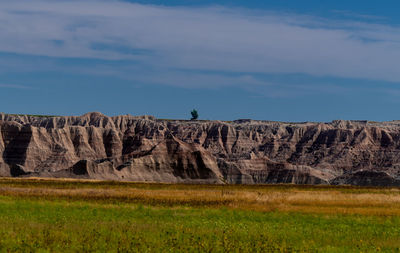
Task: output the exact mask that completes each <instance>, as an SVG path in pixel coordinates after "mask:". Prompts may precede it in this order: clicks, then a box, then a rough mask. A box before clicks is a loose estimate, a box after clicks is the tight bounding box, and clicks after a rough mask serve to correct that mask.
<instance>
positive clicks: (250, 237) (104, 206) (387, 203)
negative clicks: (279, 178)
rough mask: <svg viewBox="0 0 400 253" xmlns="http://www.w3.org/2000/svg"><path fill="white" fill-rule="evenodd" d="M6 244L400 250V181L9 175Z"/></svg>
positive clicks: (4, 205) (3, 219) (4, 182)
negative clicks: (212, 181) (395, 184)
mask: <svg viewBox="0 0 400 253" xmlns="http://www.w3.org/2000/svg"><path fill="white" fill-rule="evenodd" d="M0 251H1V252H3V251H6V252H7V251H8V252H15V251H17V252H21V251H23V252H29V251H41V252H47V251H48V252H61V251H62V252H93V251H100V252H102V251H103V252H105V251H107V252H118V251H119V252H130V251H132V252H165V251H171V252H177V251H178V252H179V251H180V252H187V251H191V252H198V251H202V252H232V251H233V252H270V251H274V252H275V251H278V252H292V251H296V252H298V251H300V252H303V251H304V252H310V251H312V252H315V251H318V252H376V251H386V252H400V189H398V188H361V187H332V186H296V185H257V186H250V185H247V186H246V185H224V186H223V185H182V184H181V185H179V184H178V185H177V184H146V183H122V182H104V181H77V180H45V179H0Z"/></svg>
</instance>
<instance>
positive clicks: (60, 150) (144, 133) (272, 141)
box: [0, 112, 400, 186]
mask: <svg viewBox="0 0 400 253" xmlns="http://www.w3.org/2000/svg"><path fill="white" fill-rule="evenodd" d="M0 133H1V134H0V176H3V177H9V176H12V177H29V176H34V177H67V178H88V179H105V180H123V181H152V182H171V183H176V182H182V183H219V184H225V183H227V184H274V183H294V184H333V185H339V184H351V185H373V186H400V153H399V151H400V121H392V122H369V121H342V120H338V121H333V122H330V123H312V122H305V123H284V122H272V121H253V120H236V121H233V122H223V121H184V120H160V119H156V118H154V117H152V116H137V117H135V116H130V115H124V116H115V117H108V116H105V115H103V114H101V113H97V112H94V113H88V114H85V115H82V116H79V117H75V116H70V117H35V116H18V115H11V114H0Z"/></svg>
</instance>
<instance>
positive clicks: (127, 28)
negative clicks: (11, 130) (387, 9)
mask: <svg viewBox="0 0 400 253" xmlns="http://www.w3.org/2000/svg"><path fill="white" fill-rule="evenodd" d="M0 3H1V4H0V51H3V52H12V53H19V54H29V55H44V56H51V57H81V58H96V59H105V60H121V59H127V60H135V61H138V62H139V63H140V64H143V65H145V66H151V67H152V68H154V69H157V70H160V74H159V75H158V76H154V75H153V76H150V77H149V76H141V77H135V78H136V79H138V80H143V81H147V82H162V83H166V84H172V83H171V82H173V83H175V82H179V83H182V85H184V83H188V85H189V83H192V85H194V86H197V85H202V84H203V83H204V85H206V83H207V82H210V83H211V85H213V84H214V83H220V84H221V85H228V84H229V83H233V84H235V85H236V84H238V83H244V84H247V83H250V84H255V83H260V81H259V80H255V79H254V78H252V77H251V76H248V75H240V78H239V79H238V78H233V77H226V76H224V77H222V76H220V75H215V74H213V75H210V74H209V75H196V74H191V73H185V72H184V71H180V72H175V71H171V69H189V70H204V71H207V70H212V71H227V72H240V73H246V72H247V73H252V72H258V73H303V74H308V75H316V76H323V75H327V76H335V77H345V78H365V79H373V80H382V81H393V82H399V81H400V72H399V71H398V59H400V28H399V27H396V26H389V25H381V24H378V23H376V24H374V23H362V22H360V21H358V22H355V21H346V22H345V21H338V20H326V19H321V18H316V17H310V16H300V15H293V14H282V13H274V12H253V11H251V10H243V9H229V8H224V7H209V8H195V7H192V8H189V7H162V6H153V5H141V4H133V3H127V2H118V1H110V0H107V1H106V0H99V1H94V0H82V1H66V0H60V1H51V0H36V1H31V0H20V1H7V0H4V1H1V0H0ZM206 76H208V78H209V80H212V81H209V80H208V79H207V78H206Z"/></svg>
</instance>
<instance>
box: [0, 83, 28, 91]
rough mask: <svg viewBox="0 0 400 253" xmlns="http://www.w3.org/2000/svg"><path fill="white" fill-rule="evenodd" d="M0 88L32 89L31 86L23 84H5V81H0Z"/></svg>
mask: <svg viewBox="0 0 400 253" xmlns="http://www.w3.org/2000/svg"><path fill="white" fill-rule="evenodd" d="M1 88H9V89H21V90H30V89H32V87H29V86H25V85H18V84H6V83H0V89H1Z"/></svg>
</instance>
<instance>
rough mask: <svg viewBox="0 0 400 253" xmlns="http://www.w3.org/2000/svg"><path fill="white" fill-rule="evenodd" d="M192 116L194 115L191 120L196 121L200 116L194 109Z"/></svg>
mask: <svg viewBox="0 0 400 253" xmlns="http://www.w3.org/2000/svg"><path fill="white" fill-rule="evenodd" d="M190 114H192V118H191V119H190V120H196V119H198V118H199V114H198V113H197V110H196V109H193V110H192V111H191V112H190Z"/></svg>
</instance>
